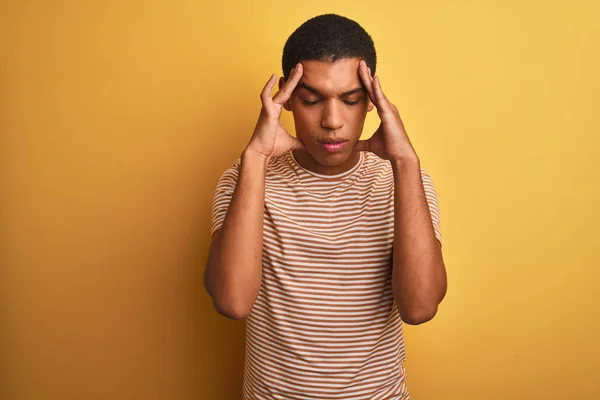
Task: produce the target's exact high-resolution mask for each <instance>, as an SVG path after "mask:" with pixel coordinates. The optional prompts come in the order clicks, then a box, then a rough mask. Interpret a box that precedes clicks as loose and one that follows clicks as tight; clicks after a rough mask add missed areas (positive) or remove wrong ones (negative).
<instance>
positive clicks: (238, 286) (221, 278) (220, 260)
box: [204, 151, 268, 319]
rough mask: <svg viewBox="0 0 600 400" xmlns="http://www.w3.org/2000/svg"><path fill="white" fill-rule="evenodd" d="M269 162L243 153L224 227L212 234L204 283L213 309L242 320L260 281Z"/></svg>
mask: <svg viewBox="0 0 600 400" xmlns="http://www.w3.org/2000/svg"><path fill="white" fill-rule="evenodd" d="M267 162H268V160H267V159H266V158H265V157H263V156H261V155H260V154H256V153H252V152H251V151H246V152H244V154H243V155H242V159H241V166H240V173H239V177H238V181H237V184H236V187H235V190H234V192H233V196H232V198H231V203H230V205H229V209H228V210H227V215H226V217H225V221H224V222H223V226H222V227H221V229H218V230H217V231H215V233H214V234H213V239H212V242H211V245H210V250H209V253H208V261H207V263H206V270H205V272H204V284H205V287H206V290H207V292H208V293H209V295H210V296H211V297H212V299H213V304H214V306H215V309H216V310H217V311H218V312H219V313H220V314H222V315H224V316H226V317H228V318H232V319H242V318H244V317H245V316H246V315H247V314H248V313H249V312H250V309H251V307H252V304H253V303H254V300H255V299H256V296H257V295H258V290H259V289H260V284H261V279H262V238H263V210H264V202H265V200H264V197H265V172H266V169H267Z"/></svg>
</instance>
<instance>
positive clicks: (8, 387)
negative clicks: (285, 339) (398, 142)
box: [0, 0, 600, 400]
mask: <svg viewBox="0 0 600 400" xmlns="http://www.w3.org/2000/svg"><path fill="white" fill-rule="evenodd" d="M324 12H337V13H340V14H342V15H346V16H348V17H351V18H355V19H356V20H358V21H359V22H360V23H361V24H362V25H363V26H364V27H365V28H366V29H367V30H368V31H369V32H370V33H371V35H372V36H373V38H374V40H375V43H376V46H377V49H378V52H379V62H380V63H379V68H378V71H379V73H380V74H381V81H382V84H383V88H384V90H385V91H386V93H387V95H388V97H389V98H390V99H391V100H392V101H393V102H394V103H395V104H396V105H397V106H398V108H399V109H400V111H401V114H402V116H403V118H404V121H405V124H406V126H407V129H408V131H409V134H410V136H411V138H412V140H413V142H414V144H415V147H416V148H417V151H418V153H419V155H420V156H421V159H422V162H423V166H424V167H425V168H426V169H427V170H428V171H429V172H430V173H431V174H432V175H433V178H434V180H435V183H436V185H437V189H438V192H439V197H440V202H441V209H442V229H443V233H444V238H445V242H444V243H445V244H444V250H445V258H446V262H447V268H448V274H449V292H448V296H447V298H446V300H445V301H444V303H443V305H442V307H441V308H440V311H439V315H438V316H437V317H436V319H435V320H434V321H432V322H430V323H428V324H426V325H423V326H419V327H407V329H406V341H407V346H408V357H409V361H408V364H407V368H408V374H409V375H408V376H409V377H408V379H409V381H408V382H409V387H410V389H411V391H412V394H413V397H414V398H415V399H427V400H435V399H440V400H452V399H457V400H458V399H462V400H464V399H473V400H480V399H505V398H513V399H559V398H560V399H590V400H591V399H599V398H600V323H599V322H598V317H599V316H600V313H599V311H598V307H599V305H600V288H599V283H600V272H599V271H600V256H599V250H600V243H599V234H598V225H599V224H600V213H599V211H598V207H599V205H600V189H599V188H598V186H599V184H600V179H599V178H600V173H599V170H600V165H599V164H598V162H599V158H598V156H599V153H600V140H599V136H600V123H599V119H598V114H599V111H600V101H599V95H598V93H600V73H599V71H600V56H599V54H600V50H599V48H600V24H599V23H598V20H599V18H600V3H599V2H597V1H595V0H586V1H564V2H559V1H541V0H540V1H515V0H509V1H475V0H473V1H439V0H438V1H428V2H414V1H413V2H397V1H385V2H383V1H381V2H368V1H366V2H365V1H356V2H349V1H328V2H325V1H322V0H321V1H297V2H291V3H290V2H281V1H249V2H241V1H240V2H237V3H232V2H226V1H219V2H205V1H191V0H190V1H164V0H163V1H158V0H147V1H135V2H134V1H117V0H104V1H94V2H92V1H74V0H70V1H68V0H65V1H46V2H44V1H34V0H31V1H17V0H8V1H6V0H5V1H3V2H2V4H1V6H0V40H1V47H0V57H1V60H0V61H1V62H0V79H1V88H0V107H1V108H0V110H1V113H0V122H1V125H0V129H1V142H0V183H1V186H0V189H1V192H0V201H1V204H0V224H1V225H0V228H1V230H0V235H1V236H0V239H1V242H0V243H1V249H0V266H1V269H0V398H2V400H4V399H6V400H46V399H77V400H78V399H126V400H129V399H145V400H146V399H165V400H166V399H239V398H240V396H239V393H240V390H241V386H240V385H241V379H242V364H243V323H240V322H232V321H228V320H225V319H224V318H221V317H219V316H217V314H216V312H214V311H213V310H212V306H211V303H210V301H209V298H208V297H207V295H206V294H205V293H204V290H203V286H202V271H203V263H204V259H205V256H206V251H207V246H208V240H209V228H210V209H211V201H212V193H213V189H214V187H215V184H216V182H217V179H218V177H219V176H220V174H221V173H222V171H223V170H224V169H225V168H227V167H228V166H230V165H231V164H232V162H233V161H234V160H235V158H236V157H237V156H238V155H239V154H240V152H241V150H242V149H243V147H244V145H245V144H246V143H247V140H248V138H249V136H250V134H251V132H252V128H253V126H254V123H255V120H256V117H257V114H258V109H259V96H258V95H259V91H260V89H261V88H262V86H263V84H264V82H265V81H266V80H267V79H268V77H269V75H270V74H271V73H274V72H276V73H280V57H281V50H282V47H283V44H284V42H285V39H286V38H287V36H288V35H289V34H290V33H291V32H292V31H293V29H295V28H296V27H297V26H298V25H299V24H301V23H302V22H303V21H305V20H306V19H308V18H310V17H312V16H314V15H317V14H320V13H324ZM285 123H286V125H287V126H288V127H290V128H291V118H290V115H286V116H285ZM376 124H377V117H376V115H375V113H372V115H370V116H369V119H368V124H367V131H366V132H367V133H366V134H365V137H368V136H369V132H372V130H373V129H374V128H375V127H376Z"/></svg>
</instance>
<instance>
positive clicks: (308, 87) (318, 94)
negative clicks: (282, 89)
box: [296, 82, 365, 97]
mask: <svg viewBox="0 0 600 400" xmlns="http://www.w3.org/2000/svg"><path fill="white" fill-rule="evenodd" d="M300 88H303V89H306V90H308V91H309V92H311V93H313V94H316V95H317V96H320V97H324V96H323V95H322V94H321V92H319V91H318V90H317V89H315V88H313V87H310V86H308V85H307V84H306V83H303V82H300V83H298V86H296V89H300ZM364 91H365V88H364V87H357V88H356V89H352V90H348V91H347V92H344V93H342V96H350V95H352V94H355V93H358V92H364Z"/></svg>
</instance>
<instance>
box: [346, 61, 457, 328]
mask: <svg viewBox="0 0 600 400" xmlns="http://www.w3.org/2000/svg"><path fill="white" fill-rule="evenodd" d="M359 74H360V77H361V79H362V81H363V84H364V85H365V89H366V90H367V92H368V93H369V98H370V99H371V101H372V102H373V103H374V104H375V106H376V107H377V113H378V114H379V117H380V118H381V124H380V125H379V128H378V129H377V131H375V133H374V134H373V136H372V137H371V138H370V139H368V140H364V141H360V142H359V143H358V144H357V146H356V150H357V151H371V152H373V153H375V154H376V155H378V156H379V157H381V158H383V159H386V160H388V161H390V163H391V165H392V170H393V173H394V250H393V272H392V290H393V292H394V300H395V301H396V305H397V307H398V312H399V313H400V316H401V317H402V320H403V321H404V322H406V323H408V324H413V325H415V324H421V323H423V322H427V321H429V320H430V319H432V318H433V317H434V316H435V314H436V313H437V308H438V305H439V304H440V302H441V301H442V299H443V298H444V296H445V293H446V286H447V282H446V268H445V266H444V261H443V260H442V249H441V244H440V242H439V241H438V240H437V238H436V235H435V230H434V228H433V221H432V218H431V214H430V210H429V205H428V201H427V197H426V196H425V190H424V187H423V178H422V176H421V167H420V161H419V158H418V157H417V154H416V152H415V150H414V148H413V146H412V144H411V143H410V140H409V138H408V135H407V134H406V130H405V129H404V125H403V123H402V120H401V119H400V113H399V112H398V109H397V108H396V106H394V105H393V104H392V103H391V102H390V101H389V100H388V99H387V98H386V97H385V95H384V94H383V90H382V89H381V83H380V81H379V77H372V75H371V69H370V68H368V67H367V65H366V64H365V63H364V61H363V62H361V64H360V67H359Z"/></svg>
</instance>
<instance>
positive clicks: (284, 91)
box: [273, 63, 302, 104]
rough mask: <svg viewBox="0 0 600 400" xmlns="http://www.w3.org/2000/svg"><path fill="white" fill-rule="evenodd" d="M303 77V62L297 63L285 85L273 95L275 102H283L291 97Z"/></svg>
mask: <svg viewBox="0 0 600 400" xmlns="http://www.w3.org/2000/svg"><path fill="white" fill-rule="evenodd" d="M300 78H302V64H300V63H298V64H296V67H295V68H294V69H293V70H292V72H291V73H290V77H289V78H288V80H287V82H286V83H285V84H284V85H283V87H282V88H281V89H280V90H279V91H278V92H277V93H276V94H275V96H274V97H273V102H274V103H277V104H283V103H285V102H286V101H288V100H289V99H290V97H291V96H292V93H293V92H294V89H295V88H296V86H297V85H298V82H300Z"/></svg>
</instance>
